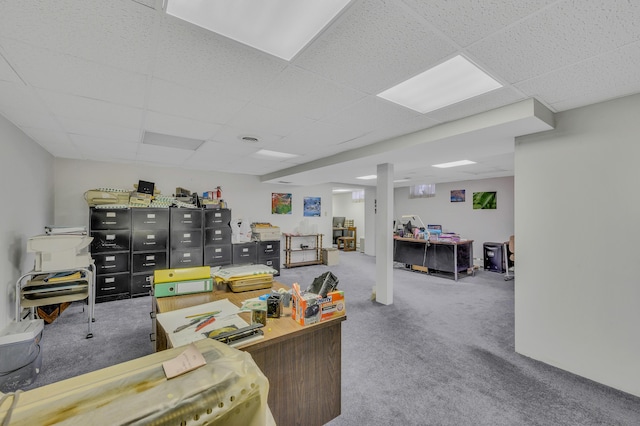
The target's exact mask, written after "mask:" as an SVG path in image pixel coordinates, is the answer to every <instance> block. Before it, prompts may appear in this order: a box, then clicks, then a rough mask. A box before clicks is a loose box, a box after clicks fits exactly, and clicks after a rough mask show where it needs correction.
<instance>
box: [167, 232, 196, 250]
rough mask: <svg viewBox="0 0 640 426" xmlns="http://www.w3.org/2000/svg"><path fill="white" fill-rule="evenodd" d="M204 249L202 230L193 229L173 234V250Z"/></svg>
mask: <svg viewBox="0 0 640 426" xmlns="http://www.w3.org/2000/svg"><path fill="white" fill-rule="evenodd" d="M196 247H202V230H200V229H191V230H182V231H173V232H171V250H183V249H192V248H196Z"/></svg>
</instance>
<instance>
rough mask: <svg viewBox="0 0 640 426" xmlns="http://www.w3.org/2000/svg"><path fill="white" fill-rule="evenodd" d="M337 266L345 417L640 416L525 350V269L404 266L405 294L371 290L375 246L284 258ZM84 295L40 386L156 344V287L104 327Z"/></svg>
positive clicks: (628, 402)
mask: <svg viewBox="0 0 640 426" xmlns="http://www.w3.org/2000/svg"><path fill="white" fill-rule="evenodd" d="M328 270H330V271H332V272H333V273H334V274H335V275H336V276H337V277H338V278H339V280H340V284H339V286H338V287H339V288H340V289H342V290H344V291H345V292H346V298H347V321H345V322H343V326H342V333H343V334H342V414H341V415H340V416H339V417H338V418H336V419H334V420H333V421H332V422H330V425H331V426H338V425H363V424H366V425H396V424H397V425H492V426H493V425H638V424H640V398H637V397H634V396H631V395H629V394H625V393H623V392H620V391H616V390H614V389H611V388H609V387H606V386H603V385H600V384H597V383H594V382H592V381H589V380H587V379H584V378H581V377H578V376H575V375H573V374H570V373H567V372H564V371H562V370H559V369H556V368H553V367H550V366H548V365H546V364H543V363H540V362H537V361H534V360H531V359H529V358H526V357H523V356H521V355H518V354H516V353H515V352H514V334H513V333H514V331H513V329H514V312H513V306H514V297H513V288H514V285H516V281H504V279H503V276H502V275H500V274H497V273H493V272H484V271H478V272H477V273H476V275H475V276H468V277H464V278H462V279H460V280H459V281H458V282H454V281H453V280H451V279H448V278H442V277H436V276H430V275H426V274H423V273H419V272H411V271H408V270H406V269H404V268H402V267H400V266H398V267H397V268H395V269H394V303H393V304H392V305H389V306H384V305H380V304H378V303H376V302H373V301H371V292H372V288H373V286H374V284H375V258H373V257H370V256H366V255H364V254H362V253H359V252H350V253H344V252H340V254H339V264H338V265H335V266H331V267H327V266H325V265H317V266H308V267H300V268H293V269H283V270H282V274H281V276H280V277H278V280H279V281H281V282H283V283H284V284H287V285H291V284H292V283H293V282H298V283H300V284H301V286H302V287H303V288H305V287H306V286H308V285H309V284H310V283H311V282H312V281H313V279H314V278H315V277H317V276H319V275H320V274H322V273H323V272H325V271H328ZM82 308H83V305H82V304H74V305H72V306H71V307H70V308H68V309H67V310H66V311H65V312H63V314H62V316H61V317H60V318H58V319H57V320H56V321H55V322H54V323H53V324H50V325H47V326H46V327H45V332H44V337H43V343H42V350H43V370H42V373H41V374H40V375H39V376H38V378H37V380H36V382H35V383H34V384H33V386H32V387H36V386H42V385H45V384H47V383H51V382H53V381H57V380H61V379H64V378H67V377H72V376H75V375H78V374H82V373H86V372H88V371H92V370H95V369H98V368H103V367H106V366H108V365H112V364H116V363H119V362H123V361H127V360H130V359H133V358H136V357H139V356H143V355H146V354H149V353H151V351H152V350H153V349H152V344H151V342H150V340H149V334H150V333H151V320H150V318H149V312H150V311H151V300H150V298H149V297H143V298H137V299H130V300H123V301H115V302H108V303H101V304H98V305H96V318H97V321H96V322H95V323H94V338H93V339H88V340H87V339H85V335H86V332H87V324H86V312H84V313H83V312H82Z"/></svg>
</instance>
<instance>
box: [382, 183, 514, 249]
mask: <svg viewBox="0 0 640 426" xmlns="http://www.w3.org/2000/svg"><path fill="white" fill-rule="evenodd" d="M513 181H514V178H513V176H510V177H504V178H493V179H481V180H473V181H463V182H453V183H440V184H436V196H435V197H433V198H413V199H410V198H409V187H404V188H397V189H396V190H395V193H394V199H395V202H394V204H395V206H394V212H395V215H396V218H397V219H399V218H400V217H401V216H402V215H406V214H416V215H418V216H420V218H421V219H422V221H423V222H424V224H425V225H429V224H435V225H442V230H443V232H456V233H458V234H459V235H460V236H461V237H462V238H466V239H469V240H474V241H473V253H474V254H473V256H474V258H482V257H483V253H482V245H483V244H484V243H485V242H504V241H507V240H508V239H509V236H510V235H512V234H513V233H514V219H513V217H514V200H513V190H514V184H513ZM456 189H464V190H465V191H466V192H465V194H466V201H464V202H456V203H452V202H451V191H452V190H456ZM490 191H495V192H497V195H496V198H497V208H496V209H495V210H474V209H473V193H474V192H490Z"/></svg>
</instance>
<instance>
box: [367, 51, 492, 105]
mask: <svg viewBox="0 0 640 426" xmlns="http://www.w3.org/2000/svg"><path fill="white" fill-rule="evenodd" d="M500 87H502V84H500V83H498V82H497V81H496V80H494V79H493V78H492V77H490V76H489V75H488V74H486V73H485V72H484V71H482V70H481V69H480V68H478V67H477V66H475V65H474V64H472V63H471V62H469V61H468V60H467V59H466V58H464V57H462V56H460V55H458V56H455V57H453V58H451V59H449V60H448V61H446V62H443V63H441V64H440V65H437V66H435V67H433V68H431V69H429V70H427V71H425V72H423V73H421V74H418V75H416V76H415V77H412V78H410V79H409V80H406V81H404V82H402V83H400V84H398V85H396V86H394V87H392V88H390V89H388V90H385V91H384V92H382V93H379V94H378V96H379V97H381V98H383V99H386V100H388V101H391V102H394V103H396V104H399V105H402V106H404V107H407V108H410V109H412V110H414V111H418V112H420V113H422V114H424V113H427V112H430V111H435V110H437V109H440V108H443V107H446V106H449V105H452V104H455V103H457V102H460V101H464V100H466V99H469V98H473V97H474V96H478V95H482V94H483V93H487V92H490V91H492V90H495V89H498V88H500Z"/></svg>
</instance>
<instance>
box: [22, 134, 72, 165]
mask: <svg viewBox="0 0 640 426" xmlns="http://www.w3.org/2000/svg"><path fill="white" fill-rule="evenodd" d="M22 131H23V132H25V134H26V135H28V136H29V137H30V138H31V139H33V140H34V141H36V142H37V143H38V145H40V146H41V147H43V148H44V149H46V150H47V151H48V152H49V153H50V154H51V155H53V156H55V157H64V158H81V154H80V153H79V152H78V150H77V149H76V147H75V146H74V145H73V143H71V140H70V139H69V136H68V135H67V134H66V133H64V132H57V131H51V130H45V129H37V128H31V127H24V128H22Z"/></svg>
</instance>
